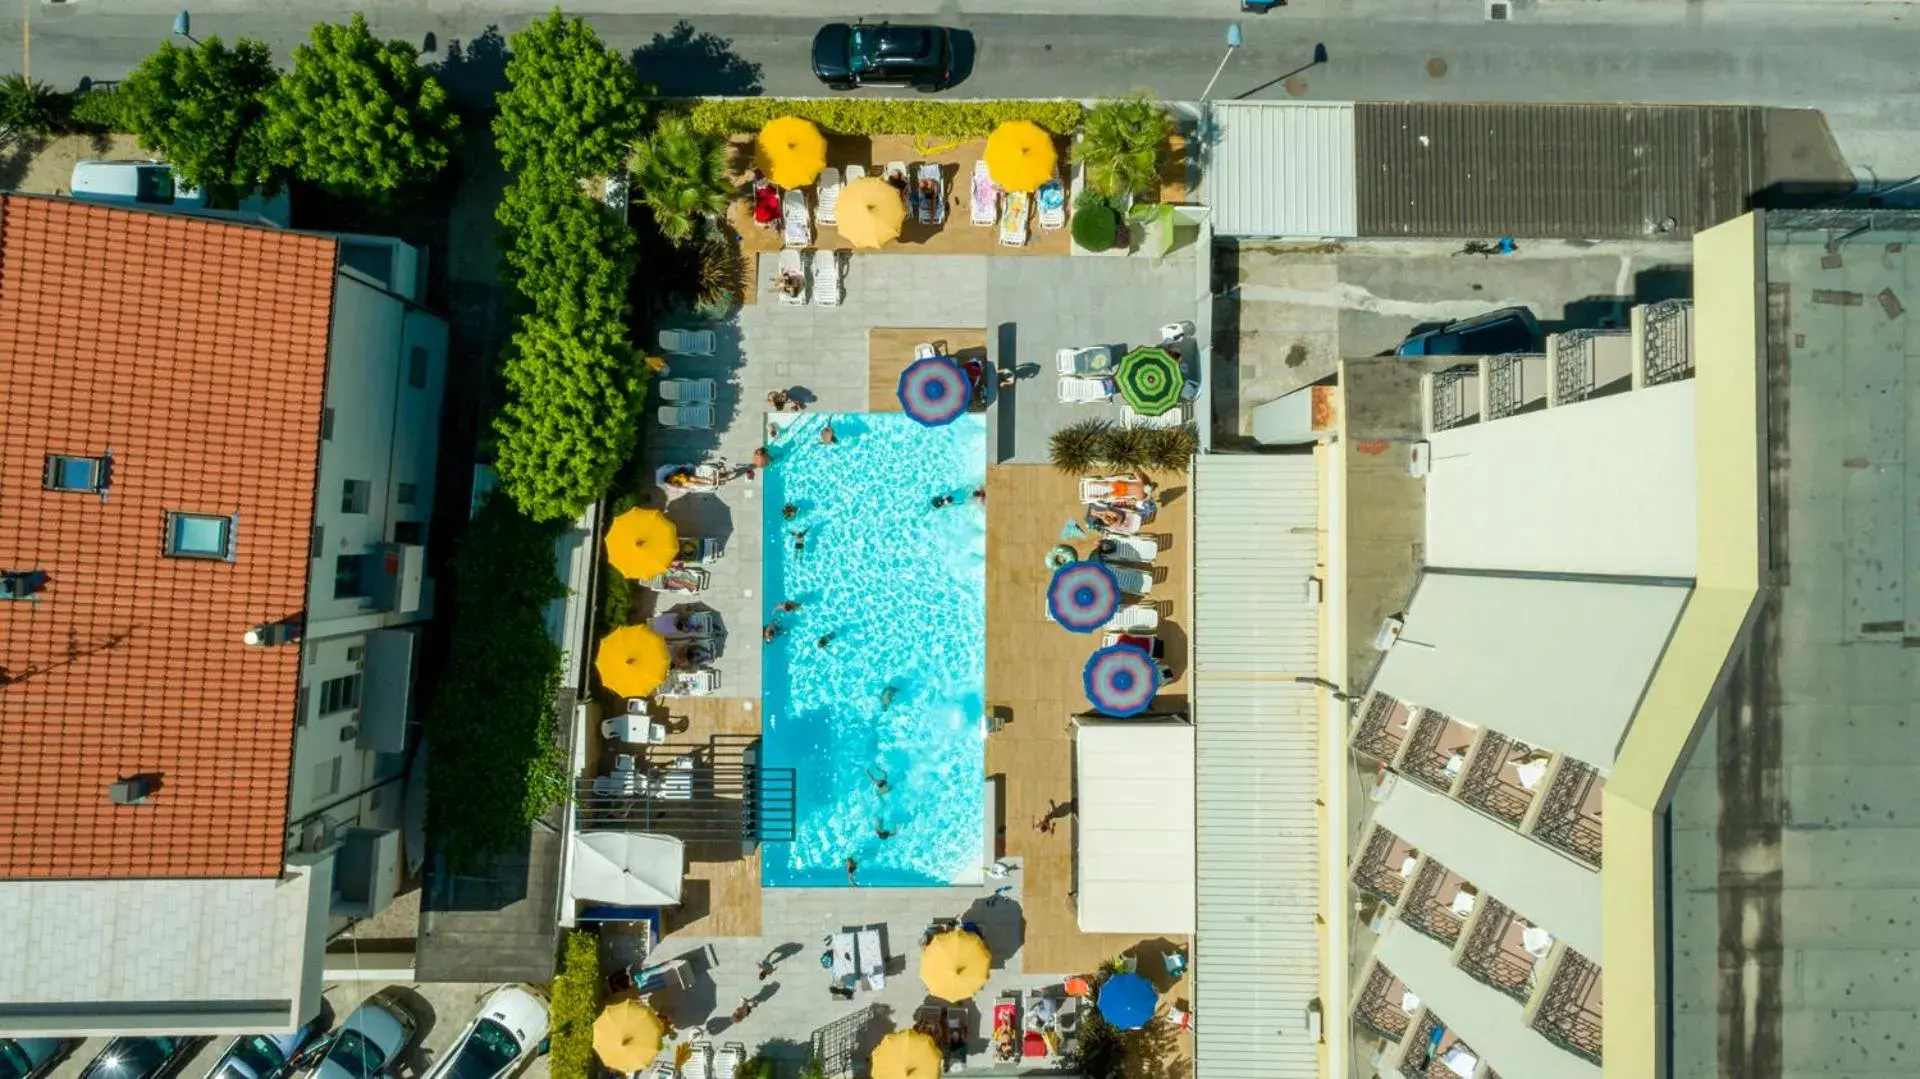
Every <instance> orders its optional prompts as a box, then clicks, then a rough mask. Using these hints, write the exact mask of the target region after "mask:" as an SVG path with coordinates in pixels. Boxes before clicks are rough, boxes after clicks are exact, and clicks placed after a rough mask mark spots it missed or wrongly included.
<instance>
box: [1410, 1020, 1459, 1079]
mask: <svg viewBox="0 0 1920 1079" xmlns="http://www.w3.org/2000/svg"><path fill="white" fill-rule="evenodd" d="M1446 1027H1447V1025H1446V1024H1445V1023H1443V1022H1441V1020H1440V1017H1439V1016H1437V1015H1435V1014H1433V1013H1432V1012H1431V1011H1422V1012H1421V1013H1420V1025H1419V1026H1418V1027H1415V1028H1414V1032H1413V1040H1412V1041H1410V1042H1408V1043H1407V1051H1406V1052H1405V1053H1402V1054H1400V1068H1399V1072H1400V1074H1401V1075H1403V1076H1405V1077H1406V1079H1427V1076H1428V1075H1429V1074H1430V1073H1429V1072H1428V1070H1427V1069H1429V1068H1430V1067H1432V1065H1433V1061H1432V1058H1431V1057H1430V1056H1429V1055H1428V1053H1427V1047H1428V1046H1430V1045H1432V1044H1433V1036H1434V1033H1435V1032H1436V1031H1444V1030H1445V1029H1446Z"/></svg>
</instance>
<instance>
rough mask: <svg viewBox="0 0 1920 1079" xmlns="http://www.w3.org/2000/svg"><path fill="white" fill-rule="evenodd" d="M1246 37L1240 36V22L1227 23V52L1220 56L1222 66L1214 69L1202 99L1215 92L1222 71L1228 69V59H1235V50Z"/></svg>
mask: <svg viewBox="0 0 1920 1079" xmlns="http://www.w3.org/2000/svg"><path fill="white" fill-rule="evenodd" d="M1243 40H1244V39H1243V38H1242V37H1241V36H1240V24H1239V23H1237V22H1230V23H1228V24H1227V52H1226V55H1225V56H1222V57H1221V58H1220V66H1219V67H1216V68H1214V69H1213V78H1211V79H1208V80H1207V88H1206V89H1205V90H1202V91H1200V100H1202V101H1205V100H1206V99H1207V98H1208V97H1209V96H1210V95H1211V94H1212V93H1213V84H1214V83H1216V82H1219V81H1220V73H1221V72H1222V71H1225V70H1226V69H1227V61H1228V60H1231V59H1233V50H1235V49H1237V48H1239V47H1240V43H1241V42H1242V41H1243Z"/></svg>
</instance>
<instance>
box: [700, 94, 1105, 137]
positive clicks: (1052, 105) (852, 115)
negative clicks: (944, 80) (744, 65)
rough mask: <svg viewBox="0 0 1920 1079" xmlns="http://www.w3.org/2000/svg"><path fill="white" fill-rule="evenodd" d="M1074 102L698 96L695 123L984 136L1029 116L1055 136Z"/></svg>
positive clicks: (1076, 108) (1071, 128) (1075, 122)
mask: <svg viewBox="0 0 1920 1079" xmlns="http://www.w3.org/2000/svg"><path fill="white" fill-rule="evenodd" d="M1085 112H1086V110H1085V109H1084V108H1082V107H1081V105H1080V103H1079V102H1077V101H915V100H902V99H899V98H821V99H816V98H765V97H743V98H725V99H720V100H707V101H701V102H699V103H697V104H695V105H694V106H693V126H694V127H696V128H698V129H699V130H701V131H704V132H706V133H707V134H709V135H721V136H726V135H734V134H740V133H745V132H753V131H758V130H760V129H761V128H762V127H764V126H766V123H767V121H769V120H772V119H774V118H775V117H779V116H798V117H800V118H801V119H803V120H812V121H813V122H814V123H815V124H817V125H818V126H819V128H820V130H821V131H824V132H826V133H827V134H829V135H945V136H966V137H971V136H978V135H985V134H986V133H988V132H989V131H992V130H993V129H994V128H995V127H997V126H999V125H1000V124H1003V123H1005V122H1006V121H1008V120H1031V121H1033V122H1034V123H1036V124H1039V125H1040V126H1041V127H1043V128H1046V129H1047V130H1048V131H1051V132H1053V133H1054V134H1056V135H1071V134H1073V133H1074V132H1075V131H1077V130H1079V128H1080V118H1081V116H1082V115H1084V114H1085Z"/></svg>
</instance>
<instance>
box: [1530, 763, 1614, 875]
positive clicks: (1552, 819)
mask: <svg viewBox="0 0 1920 1079" xmlns="http://www.w3.org/2000/svg"><path fill="white" fill-rule="evenodd" d="M1600 782H1601V780H1600V773H1599V772H1598V771H1596V770H1595V769H1594V768H1593V766H1592V765H1590V764H1587V763H1586V762H1584V761H1576V760H1572V759H1567V760H1565V761H1562V762H1561V765H1560V773H1559V775H1558V776H1556V777H1555V778H1554V781H1553V785H1552V786H1550V787H1548V788H1547V793H1546V801H1545V802H1544V803H1543V804H1542V805H1541V807H1540V816H1539V817H1538V818H1537V819H1536V820H1535V822H1534V826H1533V836H1534V838H1535V839H1538V840H1540V841H1541V842H1542V843H1546V844H1548V845H1549V846H1553V847H1558V848H1559V849H1561V850H1563V851H1566V852H1567V853H1568V854H1571V855H1573V856H1574V857H1575V858H1578V859H1580V860H1581V861H1583V862H1585V863H1587V864H1588V865H1590V866H1593V867H1594V868H1595V869H1598V868H1600V849H1601V837H1600V822H1599V821H1598V820H1595V819H1594V818H1593V817H1592V816H1590V815H1589V812H1590V811H1589V801H1590V800H1591V799H1592V798H1593V797H1594V796H1595V795H1597V794H1598V793H1599V785H1600Z"/></svg>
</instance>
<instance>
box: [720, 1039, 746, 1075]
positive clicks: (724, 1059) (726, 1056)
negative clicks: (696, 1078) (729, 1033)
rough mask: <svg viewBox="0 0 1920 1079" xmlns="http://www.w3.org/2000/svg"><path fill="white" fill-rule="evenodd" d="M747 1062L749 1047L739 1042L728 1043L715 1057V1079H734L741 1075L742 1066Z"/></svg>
mask: <svg viewBox="0 0 1920 1079" xmlns="http://www.w3.org/2000/svg"><path fill="white" fill-rule="evenodd" d="M746 1062H747V1047H746V1046H745V1045H742V1044H741V1043H739V1042H728V1043H727V1044H725V1045H723V1046H721V1047H720V1051H719V1052H717V1053H715V1054H714V1055H713V1074H714V1076H715V1079H734V1077H735V1076H737V1075H739V1074H740V1065H742V1064H745V1063H746Z"/></svg>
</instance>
